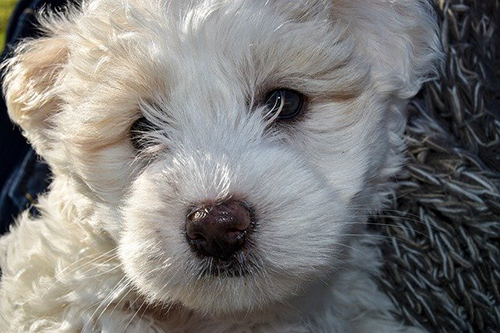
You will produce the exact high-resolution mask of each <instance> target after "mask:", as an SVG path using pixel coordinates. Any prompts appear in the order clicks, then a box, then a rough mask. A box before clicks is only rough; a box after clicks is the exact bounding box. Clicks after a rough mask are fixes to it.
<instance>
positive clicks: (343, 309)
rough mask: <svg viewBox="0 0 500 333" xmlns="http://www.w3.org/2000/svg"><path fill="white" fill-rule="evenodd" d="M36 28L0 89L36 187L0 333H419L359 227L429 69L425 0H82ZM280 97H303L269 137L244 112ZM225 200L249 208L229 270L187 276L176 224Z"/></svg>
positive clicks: (8, 245)
mask: <svg viewBox="0 0 500 333" xmlns="http://www.w3.org/2000/svg"><path fill="white" fill-rule="evenodd" d="M42 25H43V27H44V29H46V33H47V36H46V37H44V38H41V39H37V40H31V41H25V42H24V43H22V44H21V45H20V46H19V47H18V48H17V49H16V51H15V53H14V56H13V57H12V58H11V59H10V60H8V61H7V62H6V64H5V66H6V74H5V77H4V83H5V87H6V88H5V95H6V99H7V102H8V107H9V113H10V116H11V118H12V119H13V121H14V122H16V123H18V124H19V125H20V126H21V127H22V128H23V130H24V133H25V135H26V137H27V138H28V139H29V140H30V141H31V143H32V144H33V145H34V146H35V148H36V149H37V151H38V152H39V153H40V154H41V155H42V156H43V157H44V158H45V159H46V160H47V162H48V163H49V164H50V166H51V168H52V170H53V172H54V180H53V183H52V185H51V188H50V191H49V192H48V193H47V194H46V195H44V196H42V197H41V198H40V202H39V205H38V207H39V209H40V211H41V213H42V215H41V217H40V218H36V219H30V218H29V217H28V215H27V214H23V215H22V216H21V217H20V218H19V219H18V221H17V224H16V226H15V227H14V228H12V230H11V232H10V234H8V235H6V236H4V237H3V238H2V239H1V240H0V258H1V268H2V272H3V276H2V282H1V290H0V296H1V300H0V317H1V320H0V331H2V332H11V331H20V332H21V331H22V332H250V331H251V332H409V331H415V332H416V331H419V329H417V328H411V327H404V326H403V325H402V324H400V323H398V322H397V321H396V320H395V319H394V318H393V317H392V315H391V311H392V310H393V305H392V304H391V302H390V301H389V299H388V298H387V297H386V296H385V295H384V294H383V293H382V292H380V291H379V290H378V288H377V286H376V285H375V283H374V281H373V280H372V277H373V276H377V274H378V266H379V259H380V255H379V254H378V250H377V247H376V244H375V242H374V241H373V237H370V235H368V234H367V233H366V231H365V230H364V227H363V223H364V221H365V220H366V217H367V215H369V214H372V213H374V212H376V211H377V210H378V209H379V208H380V207H381V205H382V204H383V202H384V200H386V196H387V193H389V192H390V191H391V189H393V186H394V185H393V184H392V183H391V181H390V177H391V176H392V175H393V174H394V173H395V172H396V171H397V169H398V167H399V165H400V163H401V161H400V160H401V158H400V157H399V156H400V150H401V148H402V138H401V137H402V131H403V129H404V109H405V106H406V101H407V99H408V98H409V97H411V96H413V95H414V94H415V93H416V92H417V91H418V89H419V88H420V86H421V84H422V82H424V81H425V80H426V79H428V78H429V76H428V75H429V74H431V73H433V72H434V71H435V65H436V62H437V60H439V57H440V51H439V43H438V38H437V35H436V23H435V22H434V16H433V13H432V10H431V8H430V6H429V4H428V3H427V2H426V1H424V0H393V1H386V0H350V1H347V0H332V1H326V0H324V1H321V0H317V1H312V0H311V1H302V2H292V1H285V0H271V1H243V0H235V1H229V0H213V1H201V0H199V1H194V0H193V1H180V0H172V1H166V0H147V1H146V0H140V1H139V0H127V1H125V0H91V1H87V2H85V3H84V4H83V5H82V7H81V9H72V10H70V11H69V12H68V13H66V14H64V15H56V14H52V15H46V17H45V18H44V19H43V24H42ZM282 87H284V88H290V89H294V90H297V91H300V92H302V93H303V94H305V95H306V96H307V98H308V102H307V110H306V112H305V114H304V115H303V117H302V118H301V119H299V120H298V121H296V122H292V123H287V124H284V125H282V124H281V125H280V124H276V123H275V122H273V119H268V118H266V117H265V114H266V110H265V107H264V106H262V102H263V99H264V96H265V94H266V92H268V91H270V90H272V89H276V88H282ZM141 115H144V116H145V117H146V118H148V119H149V120H150V121H151V122H153V123H154V124H155V125H156V126H157V127H158V128H160V130H158V131H155V132H151V133H150V136H151V138H150V140H154V145H153V146H150V148H149V149H146V150H145V151H143V152H141V153H138V152H137V151H135V149H134V148H133V147H132V145H131V143H130V137H129V129H130V126H131V124H132V123H133V122H134V121H135V120H136V119H138V118H140V117H141ZM230 197H237V198H244V200H245V201H246V202H248V203H250V204H251V205H252V207H254V208H255V214H256V218H257V228H256V231H255V232H254V234H253V235H252V237H253V238H252V243H253V246H252V247H251V249H250V254H248V257H247V258H246V259H245V260H247V262H248V267H249V268H248V269H249V273H248V274H245V275H243V276H240V277H230V276H225V275H221V276H212V275H203V274H200V270H201V269H202V267H203V265H204V263H203V262H202V261H201V260H200V259H199V258H198V257H197V256H196V255H194V254H193V251H192V250H191V249H190V247H189V245H188V244H187V242H186V240H185V236H184V225H185V219H186V211H187V210H188V209H189V207H190V206H191V205H193V204H196V203H200V202H203V201H207V200H208V201H223V200H226V199H228V198H230Z"/></svg>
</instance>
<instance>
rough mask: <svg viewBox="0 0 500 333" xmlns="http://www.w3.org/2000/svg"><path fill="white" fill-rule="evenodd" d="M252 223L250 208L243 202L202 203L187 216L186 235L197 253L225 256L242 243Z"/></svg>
mask: <svg viewBox="0 0 500 333" xmlns="http://www.w3.org/2000/svg"><path fill="white" fill-rule="evenodd" d="M251 223H252V217H251V210H250V208H249V207H248V206H247V205H246V204H245V203H243V202H242V201H237V200H231V201H227V202H224V203H221V204H214V205H203V206H200V207H198V208H195V209H193V210H192V211H191V212H190V213H189V214H188V215H187V218H186V235H187V239H188V242H189V244H191V246H192V247H193V248H194V249H195V251H196V252H198V253H199V254H201V255H204V256H209V257H217V258H221V259H228V258H229V257H230V256H231V255H232V254H234V253H235V252H237V251H239V250H240V249H241V248H242V247H243V245H244V244H245V241H246V237H247V234H248V231H249V227H250V225H251Z"/></svg>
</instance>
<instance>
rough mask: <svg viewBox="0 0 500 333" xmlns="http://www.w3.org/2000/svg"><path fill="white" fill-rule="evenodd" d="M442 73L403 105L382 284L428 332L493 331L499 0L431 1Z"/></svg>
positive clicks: (497, 272) (384, 226)
mask: <svg viewBox="0 0 500 333" xmlns="http://www.w3.org/2000/svg"><path fill="white" fill-rule="evenodd" d="M435 3H436V8H437V10H438V12H439V18H440V24H441V30H442V42H443V47H444V50H445V52H446V54H447V60H446V69H445V72H444V73H443V74H442V76H441V78H439V79H438V80H436V81H434V82H430V83H429V84H427V85H426V86H425V87H424V89H423V90H422V92H421V93H420V94H419V95H418V96H417V97H416V98H415V99H414V100H413V101H412V102H411V103H410V108H409V120H408V128H407V132H406V135H407V153H406V156H407V163H406V166H405V168H404V170H403V172H402V173H401V174H400V175H399V177H398V179H397V181H398V183H399V184H400V186H399V189H398V190H397V193H396V195H395V198H394V200H393V205H392V207H390V208H389V209H387V210H386V211H384V212H383V213H382V214H381V215H380V216H379V217H377V218H375V219H374V220H373V221H372V223H371V225H370V227H371V228H372V229H373V230H374V232H377V233H379V234H382V238H383V241H382V252H383V255H384V259H385V261H384V267H383V274H382V277H381V278H380V281H379V283H380V285H381V287H382V288H383V289H384V290H385V291H386V292H387V294H388V295H389V296H390V297H391V298H392V300H393V301H394V303H395V304H396V305H397V307H398V311H399V313H398V314H399V315H400V316H401V317H402V318H403V319H404V320H406V321H407V322H410V323H413V324H420V325H422V326H423V327H425V328H427V329H428V330H429V331H431V332H500V80H499V78H500V62H499V58H498V53H499V51H500V38H499V36H500V34H499V31H500V30H499V29H500V27H498V25H499V24H500V1H499V0H476V1H473V0H436V1H435Z"/></svg>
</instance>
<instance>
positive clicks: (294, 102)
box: [266, 89, 304, 119]
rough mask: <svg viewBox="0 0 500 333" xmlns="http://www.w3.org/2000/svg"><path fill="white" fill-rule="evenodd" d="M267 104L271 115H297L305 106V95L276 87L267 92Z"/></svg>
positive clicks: (283, 116) (279, 117)
mask: <svg viewBox="0 0 500 333" xmlns="http://www.w3.org/2000/svg"><path fill="white" fill-rule="evenodd" d="M266 106H267V107H268V109H269V112H270V115H271V116H274V115H275V114H278V115H277V119H290V118H293V117H296V116H297V115H299V114H300V112H301V111H302V108H303V106H304V95H302V94H301V93H299V92H297V91H295V90H289V89H276V90H273V91H271V92H270V93H269V94H267V98H266Z"/></svg>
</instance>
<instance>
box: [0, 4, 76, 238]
mask: <svg viewBox="0 0 500 333" xmlns="http://www.w3.org/2000/svg"><path fill="white" fill-rule="evenodd" d="M66 3H67V0H20V1H19V2H18V3H17V5H16V8H15V9H14V12H13V14H12V16H11V18H10V21H9V26H8V28H7V34H6V47H5V50H4V52H3V54H2V56H1V59H0V60H2V61H3V60H5V59H6V58H7V57H9V55H10V53H11V52H12V50H13V48H14V46H15V45H16V44H17V43H18V42H19V41H20V40H22V39H23V38H26V37H37V35H38V34H39V31H38V30H37V28H36V24H35V23H36V19H35V15H34V13H35V12H36V11H37V10H38V9H40V8H42V7H43V6H50V7H52V8H56V9H57V8H63V7H64V6H65V4H66ZM1 88H2V87H1V82H0V89H1ZM0 160H1V162H0V189H1V190H0V234H3V233H5V232H6V231H8V230H9V226H10V224H12V222H13V221H14V218H15V217H16V216H17V215H19V213H21V212H22V211H24V210H25V209H27V208H30V211H31V213H32V214H37V212H36V210H35V209H33V206H32V205H33V203H35V202H36V198H37V196H38V194H39V193H41V192H43V191H45V189H46V188H47V186H48V183H49V179H50V171H49V168H48V166H47V165H46V164H45V163H44V162H43V161H42V160H41V159H40V158H39V157H38V156H37V155H36V153H35V152H34V151H33V149H32V148H31V147H30V145H29V144H28V143H27V142H26V139H24V137H23V136H22V134H21V132H20V130H19V128H18V127H17V126H15V125H13V124H12V123H11V121H10V119H9V117H8V115H7V107H6V106H5V101H4V100H3V96H2V98H1V99H0Z"/></svg>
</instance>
